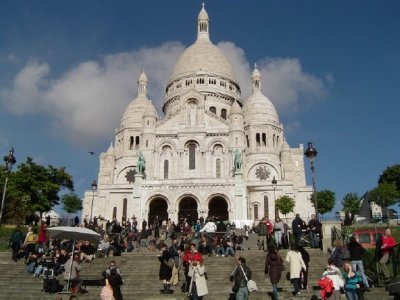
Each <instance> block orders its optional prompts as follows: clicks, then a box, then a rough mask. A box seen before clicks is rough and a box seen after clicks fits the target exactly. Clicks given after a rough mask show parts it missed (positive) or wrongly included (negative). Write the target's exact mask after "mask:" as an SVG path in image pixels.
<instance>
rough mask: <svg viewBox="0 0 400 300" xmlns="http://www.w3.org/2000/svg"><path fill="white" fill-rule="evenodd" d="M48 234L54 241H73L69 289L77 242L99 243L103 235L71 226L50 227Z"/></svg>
mask: <svg viewBox="0 0 400 300" xmlns="http://www.w3.org/2000/svg"><path fill="white" fill-rule="evenodd" d="M47 232H48V234H49V237H50V238H52V239H59V240H64V239H67V240H73V244H72V256H71V258H70V259H71V265H70V269H69V276H68V283H67V289H68V288H69V283H70V281H71V274H72V265H73V260H74V248H75V241H89V242H93V243H99V242H100V239H101V235H100V234H98V233H97V232H96V231H93V230H90V229H87V228H82V227H71V226H58V227H50V228H47Z"/></svg>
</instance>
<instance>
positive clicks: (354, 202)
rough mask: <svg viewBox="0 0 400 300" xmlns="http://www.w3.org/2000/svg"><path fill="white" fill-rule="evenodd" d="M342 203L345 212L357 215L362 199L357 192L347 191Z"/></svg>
mask: <svg viewBox="0 0 400 300" xmlns="http://www.w3.org/2000/svg"><path fill="white" fill-rule="evenodd" d="M342 205H343V210H344V212H345V213H351V214H352V215H355V214H358V212H359V211H360V205H361V199H360V198H359V197H358V195H357V194H356V193H347V194H346V195H344V197H343V200H342Z"/></svg>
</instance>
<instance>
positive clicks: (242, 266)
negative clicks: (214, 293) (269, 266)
mask: <svg viewBox="0 0 400 300" xmlns="http://www.w3.org/2000/svg"><path fill="white" fill-rule="evenodd" d="M230 280H231V281H233V283H234V284H233V288H232V291H233V292H235V293H236V300H247V299H249V289H248V288H247V281H249V280H251V270H250V268H249V267H248V266H246V259H245V258H244V257H241V256H239V257H238V258H237V260H236V267H235V269H234V270H233V272H232V274H231V276H230Z"/></svg>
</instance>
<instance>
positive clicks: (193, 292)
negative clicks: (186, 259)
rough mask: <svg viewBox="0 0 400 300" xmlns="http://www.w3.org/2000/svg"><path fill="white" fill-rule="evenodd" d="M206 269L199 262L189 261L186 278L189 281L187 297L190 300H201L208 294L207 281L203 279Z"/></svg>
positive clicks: (201, 262)
mask: <svg viewBox="0 0 400 300" xmlns="http://www.w3.org/2000/svg"><path fill="white" fill-rule="evenodd" d="M205 273H206V269H205V267H204V265H203V260H201V261H196V260H195V261H190V265H189V272H188V276H189V277H191V278H192V279H191V280H190V287H189V297H190V300H201V299H203V296H204V295H207V294H208V288H207V281H206V277H205Z"/></svg>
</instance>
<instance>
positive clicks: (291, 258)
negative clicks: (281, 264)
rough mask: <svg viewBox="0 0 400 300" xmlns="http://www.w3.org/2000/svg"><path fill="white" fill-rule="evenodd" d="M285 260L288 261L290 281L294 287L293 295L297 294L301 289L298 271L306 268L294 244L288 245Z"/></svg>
mask: <svg viewBox="0 0 400 300" xmlns="http://www.w3.org/2000/svg"><path fill="white" fill-rule="evenodd" d="M285 260H286V262H288V263H289V270H290V281H291V282H292V284H293V288H294V291H293V295H295V296H298V295H300V289H301V281H300V273H301V270H302V269H306V268H307V267H306V264H305V263H304V261H303V258H302V257H301V253H300V252H299V251H298V249H297V246H296V245H295V244H292V245H291V246H290V250H289V251H288V253H287V255H286V259H285Z"/></svg>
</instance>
